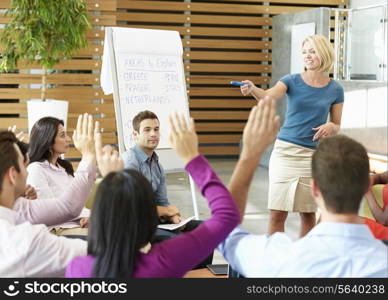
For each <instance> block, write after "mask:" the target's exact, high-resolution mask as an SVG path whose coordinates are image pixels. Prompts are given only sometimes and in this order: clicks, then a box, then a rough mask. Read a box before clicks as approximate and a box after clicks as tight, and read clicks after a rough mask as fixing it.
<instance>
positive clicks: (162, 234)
mask: <svg viewBox="0 0 388 300" xmlns="http://www.w3.org/2000/svg"><path fill="white" fill-rule="evenodd" d="M201 223H202V221H199V220H191V221H190V222H188V223H187V224H186V226H185V228H184V229H183V230H164V229H160V228H158V229H157V230H156V233H155V238H154V240H153V242H152V243H153V244H154V243H159V242H161V241H164V240H168V239H171V238H174V237H176V236H178V235H180V234H182V233H185V232H189V231H192V230H194V229H195V228H197V227H198V226H199V225H200V224H201ZM212 261H213V252H212V253H211V254H210V255H209V256H208V257H207V258H206V259H205V260H204V261H202V262H201V263H200V264H198V265H197V266H196V267H195V268H193V270H195V269H202V268H206V265H210V264H211V263H212Z"/></svg>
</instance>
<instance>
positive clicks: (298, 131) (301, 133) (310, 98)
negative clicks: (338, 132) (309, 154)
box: [278, 73, 344, 149]
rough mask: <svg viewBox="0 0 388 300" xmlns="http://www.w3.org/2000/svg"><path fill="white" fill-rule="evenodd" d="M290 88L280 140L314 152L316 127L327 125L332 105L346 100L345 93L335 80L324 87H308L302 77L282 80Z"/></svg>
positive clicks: (288, 77)
mask: <svg viewBox="0 0 388 300" xmlns="http://www.w3.org/2000/svg"><path fill="white" fill-rule="evenodd" d="M280 81H281V82H283V83H284V84H285V85H286V86H287V112H286V117H285V121H284V124H283V126H282V128H281V129H280V132H279V135H278V139H280V140H283V141H286V142H289V143H294V144H296V145H299V146H302V147H307V148H311V149H315V148H316V146H317V143H318V141H313V136H314V134H315V133H316V132H317V131H315V130H313V128H315V127H318V126H320V125H322V124H324V123H326V122H327V117H328V115H329V112H330V108H331V106H332V105H333V104H337V103H341V102H343V101H344V90H343V88H342V86H341V85H340V84H339V83H337V82H336V81H335V80H332V79H331V80H330V82H329V83H328V84H327V85H326V86H324V87H321V88H317V87H312V86H309V85H307V84H306V83H305V82H304V80H303V79H302V77H301V75H300V74H299V73H298V74H289V75H286V76H284V77H282V78H281V79H280Z"/></svg>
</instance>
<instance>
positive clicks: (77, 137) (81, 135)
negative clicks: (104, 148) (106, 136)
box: [73, 113, 95, 161]
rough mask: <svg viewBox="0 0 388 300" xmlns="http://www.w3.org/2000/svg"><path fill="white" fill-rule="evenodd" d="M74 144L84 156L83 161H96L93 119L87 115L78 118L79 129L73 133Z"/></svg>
mask: <svg viewBox="0 0 388 300" xmlns="http://www.w3.org/2000/svg"><path fill="white" fill-rule="evenodd" d="M73 143H74V146H75V147H76V148H77V150H78V151H79V152H81V154H82V159H88V160H90V161H94V160H95V151H94V138H93V117H92V116H91V115H89V114H87V113H85V114H83V115H79V116H78V120H77V127H76V129H75V130H74V133H73Z"/></svg>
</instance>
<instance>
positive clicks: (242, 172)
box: [228, 97, 280, 219]
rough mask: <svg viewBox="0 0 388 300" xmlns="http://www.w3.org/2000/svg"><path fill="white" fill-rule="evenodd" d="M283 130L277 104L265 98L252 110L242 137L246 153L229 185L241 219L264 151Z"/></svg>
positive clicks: (242, 154)
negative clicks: (277, 113) (281, 129)
mask: <svg viewBox="0 0 388 300" xmlns="http://www.w3.org/2000/svg"><path fill="white" fill-rule="evenodd" d="M279 127H280V118H279V116H276V106H275V100H273V99H270V98H269V97H265V98H264V99H263V100H262V101H260V102H259V104H258V105H257V106H255V107H253V108H252V110H251V113H250V114H249V118H248V122H247V124H246V125H245V128H244V133H243V150H242V153H241V155H240V158H239V160H238V162H237V165H236V167H235V169H234V171H233V174H232V178H231V180H230V182H229V186H228V188H229V191H230V193H231V194H232V197H233V198H234V200H235V201H236V204H237V207H238V209H239V212H240V216H241V219H242V217H243V216H244V213H245V206H246V203H247V199H248V192H249V187H250V184H251V181H252V178H253V175H254V173H255V170H256V168H257V165H258V164H259V162H260V158H261V156H262V154H263V153H264V151H265V149H266V148H267V147H268V146H269V145H270V144H271V143H272V142H273V141H274V140H275V137H276V135H277V133H278V130H279Z"/></svg>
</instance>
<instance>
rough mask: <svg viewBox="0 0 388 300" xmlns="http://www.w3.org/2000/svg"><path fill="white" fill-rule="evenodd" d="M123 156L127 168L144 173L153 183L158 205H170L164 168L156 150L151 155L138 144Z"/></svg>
mask: <svg viewBox="0 0 388 300" xmlns="http://www.w3.org/2000/svg"><path fill="white" fill-rule="evenodd" d="M121 157H122V158H123V161H124V167H125V168H126V169H134V170H136V171H139V172H140V173H142V174H143V175H144V177H145V178H147V179H148V181H149V182H150V183H151V185H152V190H153V191H154V193H155V199H156V205H158V206H169V205H170V204H169V202H168V198H167V187H166V176H165V174H164V169H163V167H162V165H161V164H160V163H159V157H158V155H157V154H156V153H155V152H154V153H153V154H152V156H151V157H149V156H148V155H147V154H146V153H145V152H144V151H143V150H142V149H141V148H139V147H138V146H137V145H135V146H133V147H132V148H130V149H129V150H128V151H126V152H124V153H123V154H122V155H121Z"/></svg>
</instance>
